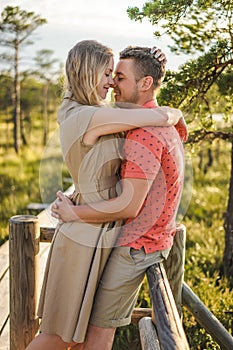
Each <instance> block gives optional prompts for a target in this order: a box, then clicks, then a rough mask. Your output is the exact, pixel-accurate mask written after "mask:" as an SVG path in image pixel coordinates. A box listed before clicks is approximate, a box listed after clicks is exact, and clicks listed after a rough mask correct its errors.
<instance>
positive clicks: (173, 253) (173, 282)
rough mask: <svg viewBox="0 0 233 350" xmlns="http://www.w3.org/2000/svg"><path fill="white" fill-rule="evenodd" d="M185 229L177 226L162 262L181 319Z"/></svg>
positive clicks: (182, 226) (180, 225)
mask: <svg viewBox="0 0 233 350" xmlns="http://www.w3.org/2000/svg"><path fill="white" fill-rule="evenodd" d="M185 244H186V227H185V226H184V225H182V224H179V225H178V226H177V228H176V234H175V237H174V242H173V245H172V248H171V250H170V253H169V255H168V258H167V260H164V261H163V265H164V268H165V271H166V275H167V279H168V282H169V285H170V287H171V290H172V294H173V297H174V300H175V303H176V307H177V310H178V313H179V315H180V317H181V318H182V284H183V282H184V265H185Z"/></svg>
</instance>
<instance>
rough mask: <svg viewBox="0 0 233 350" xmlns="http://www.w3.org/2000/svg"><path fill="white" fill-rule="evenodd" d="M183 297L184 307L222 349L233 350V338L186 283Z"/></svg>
mask: <svg viewBox="0 0 233 350" xmlns="http://www.w3.org/2000/svg"><path fill="white" fill-rule="evenodd" d="M182 297H183V304H184V306H185V307H187V309H188V310H189V311H190V312H191V313H192V314H193V316H194V317H195V319H196V320H197V321H198V323H199V324H200V325H201V326H202V327H203V328H205V329H206V331H207V332H208V333H209V334H210V335H211V337H212V338H213V339H214V340H215V341H216V342H217V343H218V344H219V345H220V346H221V349H225V350H230V349H233V337H232V336H231V335H230V333H228V332H227V330H226V328H225V327H224V326H223V325H222V324H221V322H219V320H218V319H217V318H216V317H215V316H214V315H213V314H212V313H211V312H210V311H209V310H208V308H207V307H206V306H205V304H203V302H202V301H201V300H200V299H199V298H198V296H197V295H196V294H195V293H194V292H193V291H192V289H191V288H190V287H189V286H188V285H187V284H186V283H183V290H182Z"/></svg>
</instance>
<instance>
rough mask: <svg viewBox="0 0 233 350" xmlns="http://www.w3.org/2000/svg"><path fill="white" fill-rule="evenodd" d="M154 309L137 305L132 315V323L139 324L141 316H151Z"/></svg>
mask: <svg viewBox="0 0 233 350" xmlns="http://www.w3.org/2000/svg"><path fill="white" fill-rule="evenodd" d="M151 313H152V309H151V308H145V307H135V308H134V310H133V313H132V317H131V323H133V324H138V323H139V321H140V320H141V318H143V317H151Z"/></svg>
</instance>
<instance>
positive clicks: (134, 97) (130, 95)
mask: <svg viewBox="0 0 233 350" xmlns="http://www.w3.org/2000/svg"><path fill="white" fill-rule="evenodd" d="M134 69H135V68H134V61H133V60H132V59H122V60H120V61H119V62H118V64H117V65H116V69H115V77H114V79H113V80H114V83H115V86H114V96H115V101H116V102H130V103H134V104H135V103H137V102H138V93H139V92H138V86H137V82H136V77H135V72H134Z"/></svg>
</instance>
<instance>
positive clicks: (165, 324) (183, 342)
mask: <svg viewBox="0 0 233 350" xmlns="http://www.w3.org/2000/svg"><path fill="white" fill-rule="evenodd" d="M147 278H148V282H149V287H150V292H151V299H152V302H153V311H154V316H155V324H156V329H157V333H158V338H159V343H160V348H161V350H180V349H182V350H188V349H189V345H188V342H187V339H186V336H185V333H184V330H183V326H182V323H181V320H180V317H179V314H178V311H177V308H176V304H175V301H174V298H173V295H172V291H171V288H170V285H169V283H168V280H167V277H166V272H165V269H164V267H163V265H162V264H161V263H157V264H154V265H153V266H151V267H150V268H149V269H148V270H147Z"/></svg>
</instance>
